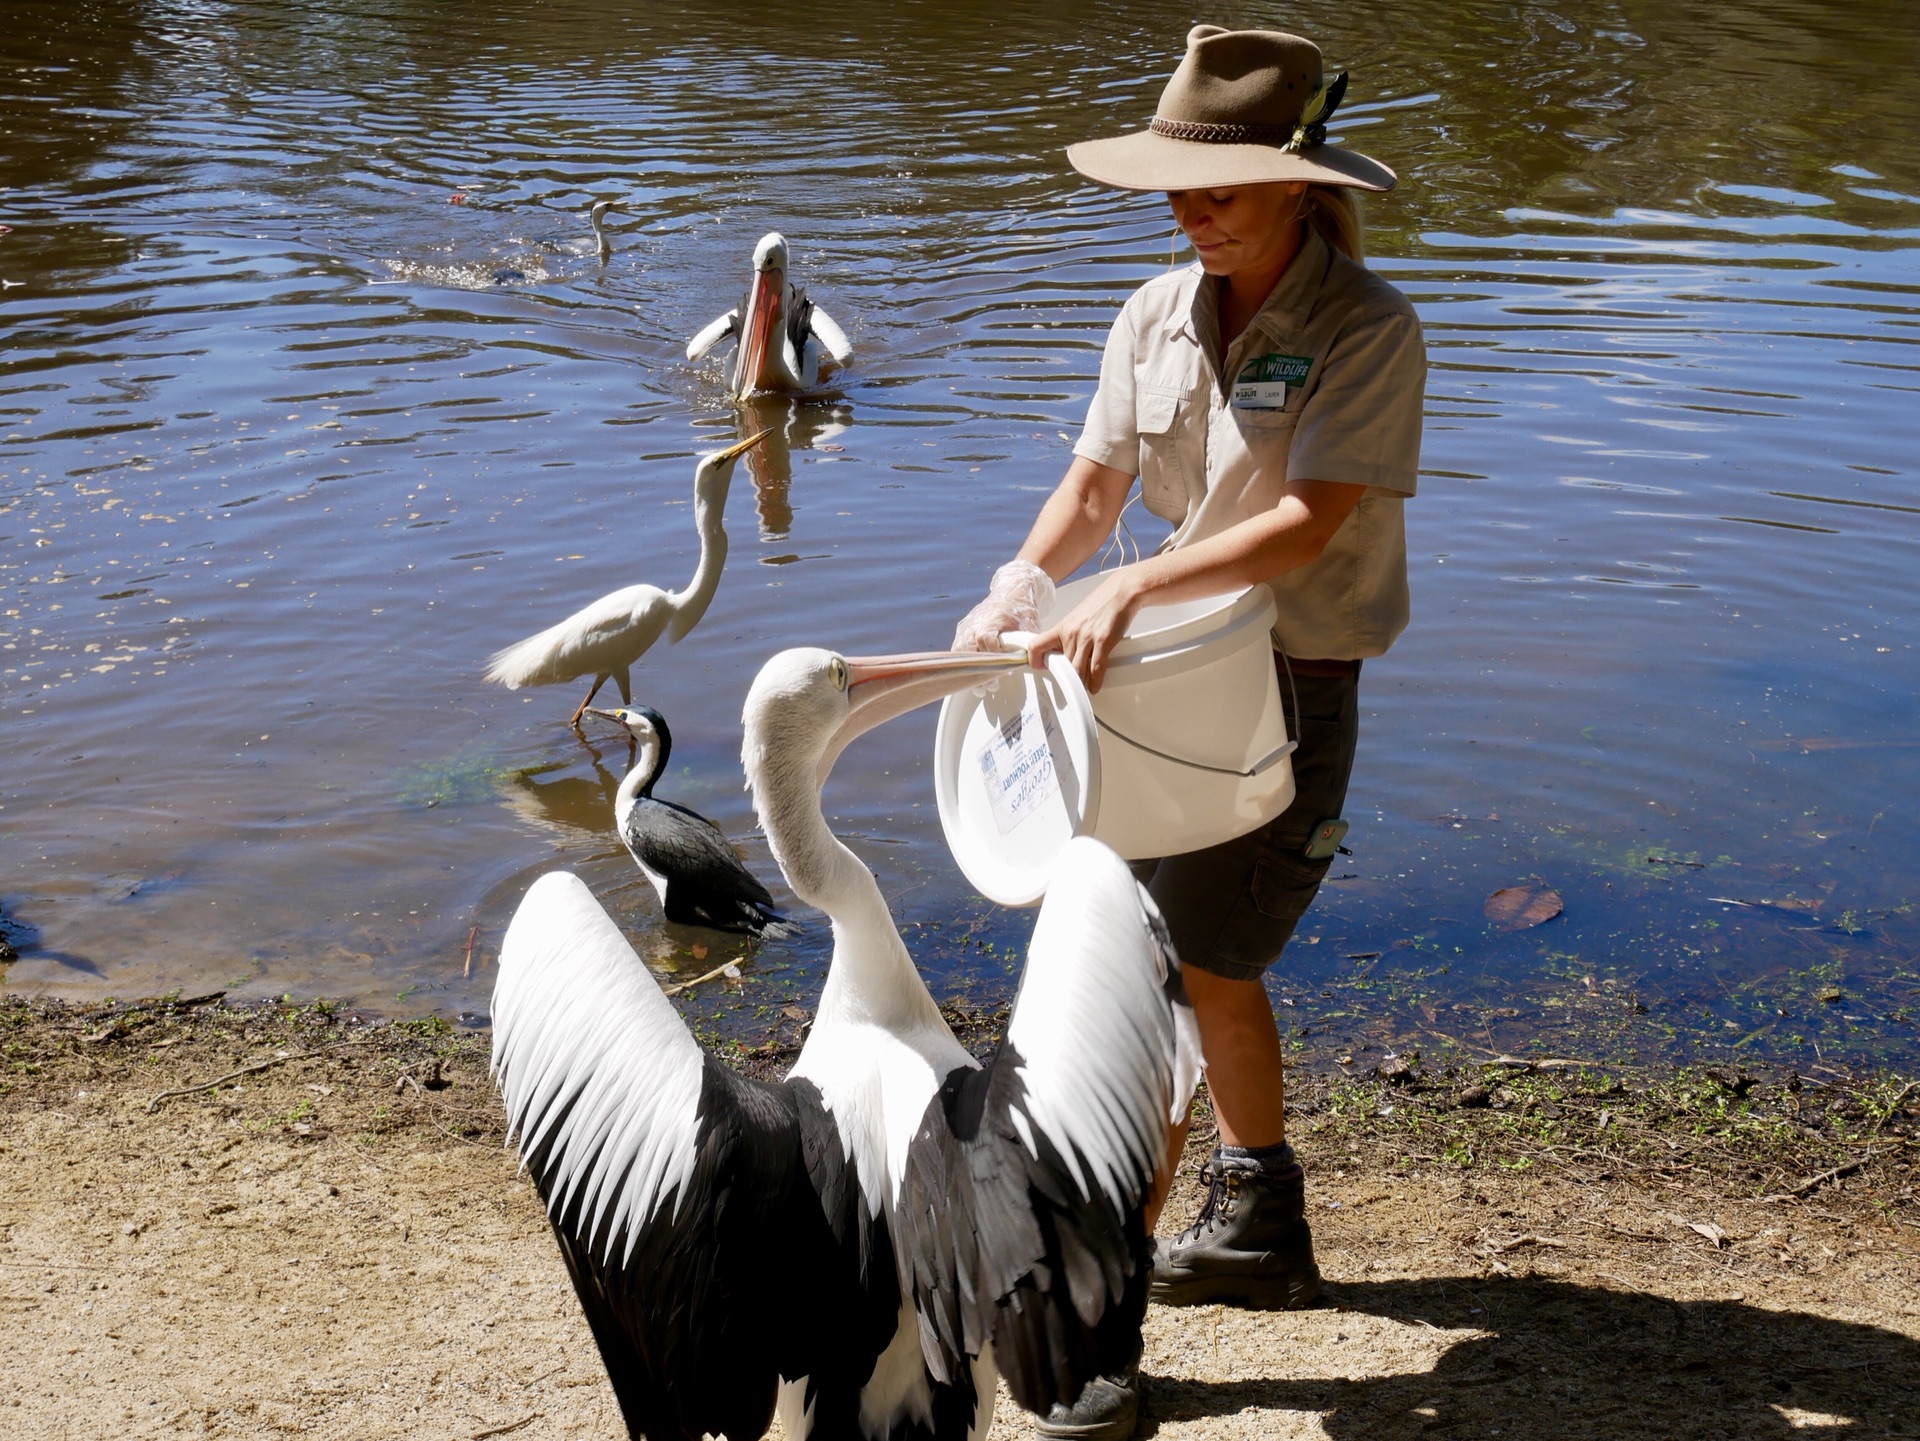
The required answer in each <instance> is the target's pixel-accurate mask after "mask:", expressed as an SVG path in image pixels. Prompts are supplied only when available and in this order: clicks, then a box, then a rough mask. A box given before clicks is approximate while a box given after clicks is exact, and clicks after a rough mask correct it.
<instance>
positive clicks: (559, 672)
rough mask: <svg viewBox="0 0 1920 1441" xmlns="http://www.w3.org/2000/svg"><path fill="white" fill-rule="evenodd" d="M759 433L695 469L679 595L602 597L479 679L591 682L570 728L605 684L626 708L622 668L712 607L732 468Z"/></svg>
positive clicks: (514, 685) (634, 592) (629, 592)
mask: <svg viewBox="0 0 1920 1441" xmlns="http://www.w3.org/2000/svg"><path fill="white" fill-rule="evenodd" d="M766 435H767V433H766V432H765V431H764V430H763V431H761V432H760V433H759V434H758V435H753V436H749V437H748V438H747V439H745V440H743V441H741V442H740V443H739V444H737V445H730V446H728V447H727V448H726V449H725V450H716V451H714V452H713V453H712V454H710V455H703V456H701V457H700V463H699V464H698V465H697V466H695V467H694V472H693V518H694V525H695V526H696V527H697V528H698V530H699V532H700V563H699V564H698V565H697V566H695V567H694V571H693V579H692V580H690V581H688V582H687V586H686V589H685V590H675V591H665V590H661V589H660V587H659V586H657V585H630V586H627V587H626V588H625V589H623V590H616V591H614V592H613V593H612V594H611V595H603V596H601V597H600V599H598V600H596V601H594V602H593V604H591V605H589V606H586V607H584V608H583V609H581V610H577V611H575V612H574V613H573V614H572V615H570V616H568V617H567V618H566V619H565V620H563V621H561V622H560V623H559V624H558V625H553V626H549V627H547V629H545V630H543V631H541V632H540V633H539V634H538V635H534V636H529V637H527V639H525V640H523V641H521V642H519V643H518V644H517V645H510V646H508V647H507V648H506V649H505V650H503V651H500V652H498V653H497V654H495V655H494V657H493V658H492V660H490V661H489V662H488V663H487V675H486V678H487V679H488V680H490V681H494V682H497V683H498V684H500V685H503V686H505V687H506V688H507V689H508V690H518V689H520V687H521V686H524V685H559V684H562V683H564V682H566V681H570V680H578V679H580V677H582V676H589V675H590V676H592V677H593V688H592V689H591V690H589V691H588V692H587V697H586V699H585V700H583V701H581V702H580V704H579V706H578V708H576V709H575V711H574V713H573V718H572V719H571V720H569V721H568V722H567V724H568V725H571V726H573V727H574V728H575V729H578V728H579V725H580V717H581V715H582V714H583V713H584V712H585V711H586V708H587V707H588V706H589V705H591V704H593V698H594V697H595V696H596V695H598V694H599V693H600V687H601V686H603V685H605V684H606V683H607V682H608V681H609V680H612V681H615V682H617V683H618V684H619V687H620V699H621V701H622V702H624V703H625V704H627V705H632V704H633V682H632V677H631V675H630V674H629V668H630V667H631V666H632V665H633V663H634V662H635V661H637V660H639V659H640V657H641V656H643V655H645V654H646V652H647V650H648V648H649V647H651V646H652V645H653V643H654V642H655V641H657V640H659V639H660V637H661V635H663V634H664V635H665V636H666V637H667V641H668V643H669V644H672V643H674V642H676V641H678V640H680V639H681V638H682V637H683V636H685V635H686V634H687V632H688V631H690V630H692V629H693V628H694V627H695V626H696V625H698V624H699V623H700V617H701V616H703V615H705V614H706V613H707V606H708V605H709V604H711V603H712V601H713V593H714V591H715V590H717V589H718V588H719V585H720V570H721V568H722V567H723V566H724V565H725V564H726V563H727V531H726V525H725V515H724V512H725V510H726V507H727V487H728V486H729V485H730V484H731V483H732V481H733V466H734V462H735V461H736V460H738V459H739V457H740V455H741V454H742V453H743V452H744V451H747V450H749V449H751V448H752V447H753V446H756V445H758V444H759V443H760V442H761V441H762V440H764V439H766Z"/></svg>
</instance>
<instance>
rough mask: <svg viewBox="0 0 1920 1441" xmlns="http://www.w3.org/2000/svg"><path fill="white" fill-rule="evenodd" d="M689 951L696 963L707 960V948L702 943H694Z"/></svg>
mask: <svg viewBox="0 0 1920 1441" xmlns="http://www.w3.org/2000/svg"><path fill="white" fill-rule="evenodd" d="M691 949H692V951H693V958H694V959H695V960H696V961H704V960H705V959H706V958H707V948H706V945H705V943H704V942H701V941H695V942H694V943H693V945H692V947H691Z"/></svg>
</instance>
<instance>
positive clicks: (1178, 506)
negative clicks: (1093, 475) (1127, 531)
mask: <svg viewBox="0 0 1920 1441" xmlns="http://www.w3.org/2000/svg"><path fill="white" fill-rule="evenodd" d="M1185 398H1186V397H1185V396H1184V395H1183V394H1182V392H1180V391H1178V390H1173V389H1169V388H1165V387H1162V386H1157V385H1136V386H1135V387H1134V392H1133V424H1134V429H1135V430H1137V431H1138V432H1139V433H1140V498H1141V499H1142V500H1143V501H1145V502H1146V506H1147V509H1148V510H1150V511H1152V512H1153V513H1154V514H1155V515H1157V516H1159V517H1160V518H1161V519H1162V520H1170V521H1174V522H1175V523H1178V522H1180V521H1182V520H1185V519H1186V516H1187V480H1186V475H1185V473H1184V472H1183V471H1182V469H1181V466H1180V453H1179V436H1180V430H1179V427H1178V426H1177V425H1176V424H1175V422H1176V421H1177V420H1178V419H1179V416H1180V402H1181V401H1182V400H1184V399H1185Z"/></svg>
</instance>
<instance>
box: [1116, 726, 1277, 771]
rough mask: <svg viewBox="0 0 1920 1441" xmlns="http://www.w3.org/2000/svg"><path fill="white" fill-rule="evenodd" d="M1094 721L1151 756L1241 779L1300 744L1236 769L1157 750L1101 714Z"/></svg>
mask: <svg viewBox="0 0 1920 1441" xmlns="http://www.w3.org/2000/svg"><path fill="white" fill-rule="evenodd" d="M1094 721H1095V722H1096V723H1097V724H1098V725H1099V727H1100V729H1101V730H1103V731H1105V732H1106V733H1107V734H1108V735H1110V736H1112V737H1113V738H1114V739H1115V740H1122V741H1125V742H1126V743H1127V744H1128V745H1130V746H1132V747H1133V748H1134V749H1135V750H1137V751H1145V752H1146V753H1147V754H1148V755H1150V756H1158V757H1159V758H1160V759H1161V760H1163V761H1172V762H1173V763H1174V764H1175V765H1177V766H1186V767H1187V768H1188V769H1190V770H1196V771H1211V772H1212V773H1213V774H1214V775H1217V776H1238V777H1239V778H1240V779H1241V780H1252V779H1253V778H1254V777H1255V776H1257V775H1259V774H1260V773H1261V772H1263V771H1266V770H1270V769H1271V768H1272V767H1274V766H1276V765H1278V764H1279V763H1280V762H1281V761H1282V760H1284V759H1286V757H1288V756H1290V755H1292V754H1293V753H1294V751H1295V749H1297V748H1298V746H1299V744H1300V742H1298V741H1291V740H1290V741H1285V742H1283V743H1282V744H1280V745H1278V746H1276V747H1275V748H1274V749H1273V750H1271V751H1269V752H1267V754H1265V755H1263V756H1262V757H1260V759H1259V760H1257V761H1255V762H1254V763H1253V765H1252V766H1251V767H1249V768H1248V769H1246V770H1235V769H1234V768H1233V767H1231V766H1210V765H1208V764H1206V762H1204V761H1190V760H1188V759H1187V758H1186V757H1185V756H1170V755H1168V754H1167V753H1166V752H1165V751H1157V750H1155V749H1154V748H1153V747H1152V746H1150V745H1148V744H1146V743H1145V742H1144V741H1137V740H1135V739H1134V738H1133V737H1132V736H1130V735H1128V734H1127V733H1126V732H1125V731H1120V730H1115V729H1114V728H1113V727H1112V726H1111V725H1108V724H1107V722H1106V721H1104V720H1101V719H1100V717H1099V716H1095V717H1094Z"/></svg>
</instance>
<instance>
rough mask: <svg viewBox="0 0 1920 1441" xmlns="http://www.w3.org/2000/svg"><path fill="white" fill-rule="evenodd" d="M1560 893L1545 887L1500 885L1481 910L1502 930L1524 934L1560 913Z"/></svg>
mask: <svg viewBox="0 0 1920 1441" xmlns="http://www.w3.org/2000/svg"><path fill="white" fill-rule="evenodd" d="M1560 910H1561V905H1560V892H1558V891H1550V890H1548V889H1547V888H1546V887H1545V886H1503V887H1501V888H1500V889H1499V890H1497V891H1495V892H1494V893H1493V894H1492V895H1490V896H1488V897H1487V903H1486V905H1484V906H1482V907H1481V911H1482V912H1483V913H1484V914H1485V915H1486V918H1487V919H1488V920H1490V921H1492V922H1493V923H1494V924H1495V925H1496V926H1499V927H1500V928H1501V929H1502V930H1508V931H1524V930H1526V929H1527V928H1528V927H1529V926H1537V925H1539V924H1541V923H1542V922H1543V921H1550V920H1552V919H1553V918H1554V917H1555V916H1557V915H1559V914H1560Z"/></svg>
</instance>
